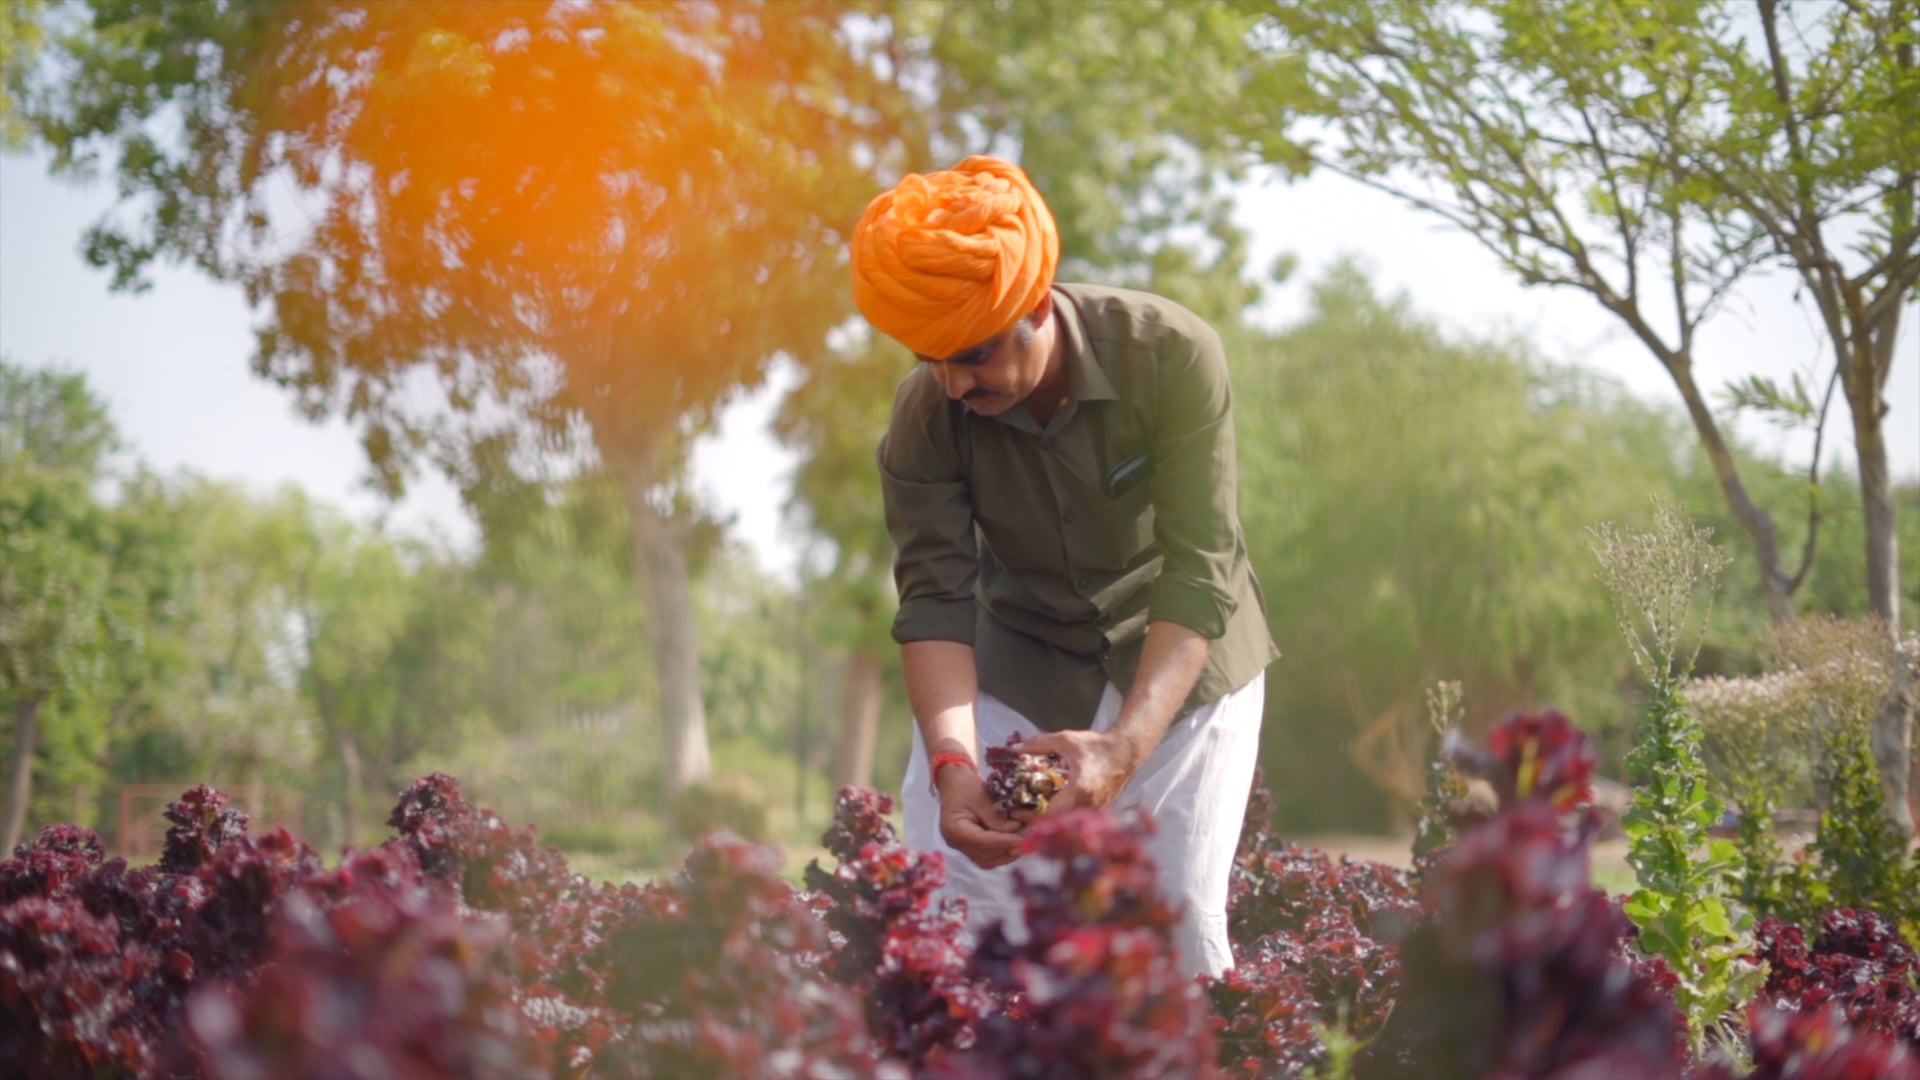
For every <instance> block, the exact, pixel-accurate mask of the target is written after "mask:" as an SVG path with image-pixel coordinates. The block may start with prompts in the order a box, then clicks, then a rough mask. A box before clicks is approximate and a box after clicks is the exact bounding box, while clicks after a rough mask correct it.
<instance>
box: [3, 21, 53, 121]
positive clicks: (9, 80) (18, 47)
mask: <svg viewBox="0 0 1920 1080" xmlns="http://www.w3.org/2000/svg"><path fill="white" fill-rule="evenodd" d="M46 7H47V2H46V0H7V2H6V3H4V4H0V148H6V147H10V146H16V145H18V144H20V143H21V142H24V141H25V139H26V126H25V125H24V124H22V123H21V122H20V117H19V107H18V105H17V104H16V97H17V96H18V94H19V88H20V87H21V86H22V85H24V84H25V83H26V80H27V76H28V74H29V73H30V72H31V71H32V70H33V65H34V61H36V60H38V59H39V56H40V48H41V46H42V45H43V44H44V43H45V41H46V36H47V35H46V28H45V27H44V26H43V25H42V23H41V19H42V18H43V17H44V16H45V13H46Z"/></svg>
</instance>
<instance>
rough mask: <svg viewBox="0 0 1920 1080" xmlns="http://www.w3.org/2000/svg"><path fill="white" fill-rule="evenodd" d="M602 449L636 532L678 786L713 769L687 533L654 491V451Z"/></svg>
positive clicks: (638, 579)
mask: <svg viewBox="0 0 1920 1080" xmlns="http://www.w3.org/2000/svg"><path fill="white" fill-rule="evenodd" d="M602 456H603V457H604V458H605V459H606V460H607V464H608V466H609V467H610V468H612V469H613V471H614V474H615V475H616V477H617V478H618V479H619V481H620V490H621V494H622V496H623V497H624V499H625V502H626V504H627V518H628V521H629V523H630V528H631V531H632V534H633V577H634V582H635V584H636V585H637V586H638V588H639V591H640V599H641V602H642V603H643V604H645V605H646V612H647V637H648V640H649V641H650V642H651V644H652V646H653V668H654V675H655V677H656V679H657V680H658V682H659V684H660V727H661V731H662V733H663V734H664V736H665V740H666V746H665V750H666V769H665V772H666V780H667V790H668V791H670V792H677V791H680V790H682V789H683V788H686V787H687V786H688V785H691V784H697V783H699V782H700V781H702V780H705V779H706V778H707V777H708V776H709V775H711V774H712V772H713V758H712V753H711V751H710V750H709V749H708V747H707V709H706V703H705V701H704V700H703V699H702V698H701V694H700V629H699V625H698V623H696V622H695V620H694V610H693V582H692V578H691V575H690V574H689V573H688V570H687V556H686V552H685V550H683V549H684V547H685V543H686V540H685V536H684V534H683V530H681V529H680V528H678V527H677V525H676V523H675V522H674V521H672V520H671V519H670V518H668V517H666V516H664V515H662V514H661V513H660V512H659V510H658V509H657V508H656V507H655V506H654V504H653V500H652V499H651V498H649V496H650V495H651V494H652V493H653V489H654V487H655V485H656V484H657V483H658V482H659V480H660V477H659V476H658V475H656V473H657V469H656V467H655V462H656V458H655V456H654V454H653V453H651V452H648V451H645V450H642V451H640V452H637V453H627V454H622V455H614V454H608V453H606V452H605V449H604V446H603V450H602Z"/></svg>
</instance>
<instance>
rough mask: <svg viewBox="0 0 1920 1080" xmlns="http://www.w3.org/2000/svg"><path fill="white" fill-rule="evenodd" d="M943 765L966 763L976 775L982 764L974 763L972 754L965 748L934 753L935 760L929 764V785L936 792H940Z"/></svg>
mask: <svg viewBox="0 0 1920 1080" xmlns="http://www.w3.org/2000/svg"><path fill="white" fill-rule="evenodd" d="M943 765H965V766H966V767H967V768H969V769H972V770H973V771H974V774H975V775H978V774H979V772H980V766H978V765H975V764H974V763H973V755H972V754H969V753H967V752H966V751H965V750H942V751H940V752H939V753H937V754H935V755H933V760H932V761H930V762H929V763H928V765H927V770H928V771H927V787H928V788H929V789H930V790H932V791H933V792H934V793H935V794H939V791H940V784H939V780H940V768H941V766H943Z"/></svg>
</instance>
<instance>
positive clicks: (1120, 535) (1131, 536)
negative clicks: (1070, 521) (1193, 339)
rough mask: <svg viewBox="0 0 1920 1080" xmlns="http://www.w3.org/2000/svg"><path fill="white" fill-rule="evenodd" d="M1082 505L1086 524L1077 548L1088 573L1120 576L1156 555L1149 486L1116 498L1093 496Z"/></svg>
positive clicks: (1097, 493) (1100, 492) (1101, 492)
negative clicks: (1109, 573)
mask: <svg viewBox="0 0 1920 1080" xmlns="http://www.w3.org/2000/svg"><path fill="white" fill-rule="evenodd" d="M1084 501H1085V502H1086V504H1087V506H1086V509H1087V513H1088V520H1087V522H1086V526H1087V527H1086V530H1085V533H1084V537H1083V542H1082V544H1081V545H1079V546H1080V547H1081V548H1082V549H1083V550H1084V551H1085V552H1086V557H1087V566H1088V569H1091V570H1103V571H1108V572H1111V573H1120V572H1122V571H1125V570H1128V569H1131V568H1132V567H1134V566H1136V565H1138V564H1139V563H1140V562H1141V561H1142V560H1143V559H1145V558H1148V557H1151V556H1152V555H1153V554H1154V553H1155V550H1156V549H1155V546H1154V539H1153V520H1154V510H1153V492H1152V489H1151V486H1150V485H1148V484H1146V483H1138V484H1135V485H1134V486H1133V487H1132V488H1131V489H1130V490H1128V491H1125V492H1122V493H1121V494H1119V495H1108V494H1107V493H1106V492H1105V491H1098V492H1093V493H1090V494H1089V495H1088V496H1087V497H1086V498H1085V500H1084Z"/></svg>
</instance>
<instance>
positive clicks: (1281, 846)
mask: <svg viewBox="0 0 1920 1080" xmlns="http://www.w3.org/2000/svg"><path fill="white" fill-rule="evenodd" d="M1270 807H1271V799H1270V797H1269V796H1268V795H1267V792H1266V790H1265V786H1264V784H1262V782H1261V780H1260V777H1259V775H1258V774H1257V773H1256V775H1255V778H1254V790H1253V793H1252V796H1251V797H1250V798H1249V800H1248V806H1247V820H1246V823H1245V824H1244V825H1243V826H1242V828H1241V841H1240V848H1239V851H1238V852H1237V853H1236V854H1235V857H1234V866H1233V870H1232V877H1231V879H1230V882H1229V887H1228V902H1227V924H1228V935H1229V937H1230V938H1231V939H1232V941H1233V950H1234V960H1235V964H1236V967H1235V969H1234V970H1233V971H1231V972H1229V973H1227V974H1226V975H1225V976H1224V977H1222V978H1221V979H1219V980H1217V981H1213V982H1210V983H1209V985H1208V992H1209V994H1210V996H1211V998H1212V1002H1213V1012H1214V1028H1215V1032H1216V1038H1217V1040H1218V1047H1219V1064H1220V1067H1221V1069H1222V1070H1223V1071H1225V1072H1227V1073H1229V1074H1232V1075H1236V1076H1244V1077H1249V1078H1251V1077H1282V1076H1294V1075H1298V1074H1299V1073H1300V1072H1301V1070H1303V1069H1306V1068H1308V1067H1309V1066H1311V1065H1314V1064H1315V1063H1318V1062H1320V1061H1322V1060H1323V1058H1324V1049H1323V1047H1322V1046H1321V1044H1320V1037H1319V1034H1318V1032H1317V1030H1316V1025H1320V1026H1330V1025H1344V1026H1346V1027H1347V1028H1348V1029H1349V1030H1351V1031H1354V1032H1355V1033H1357V1034H1359V1035H1361V1036H1362V1037H1366V1036H1370V1035H1372V1034H1373V1032H1374V1031H1375V1030H1377V1029H1378V1028H1379V1025H1380V1023H1381V1021H1382V1020H1383V1019H1384V1018H1385V1016H1386V1013H1387V1011H1388V1010H1389V1009H1390V1008H1391V1007H1392V1003H1393V1000H1394V998H1395V996H1396V994H1397V991H1398V987H1399V963H1398V960H1397V958H1396V955H1395V953H1396V949H1395V945H1394V942H1396V941H1397V940H1398V939H1399V937H1400V935H1401V934H1402V933H1404V932H1405V930H1406V927H1407V925H1408V924H1409V923H1410V922H1411V920H1412V918H1413V917H1414V915H1415V914H1416V913H1417V911H1418V905H1417V904H1416V902H1415V901H1414V897H1413V889H1412V886H1411V885H1410V884H1409V882H1408V880H1407V875H1406V873H1405V872H1403V871H1401V870H1399V869H1396V868H1394V867H1391V866H1386V865H1384V864H1381V863H1372V862H1362V861H1356V860H1352V859H1346V858H1342V859H1338V860H1335V859H1332V858H1329V857H1328V856H1327V855H1326V853H1325V852H1322V851H1320V850H1318V849H1316V848H1308V847H1303V846H1301V845H1299V844H1293V843H1288V842H1283V841H1278V840H1276V839H1274V837H1273V836H1272V832H1271V828H1270V809H1269V808H1270Z"/></svg>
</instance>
